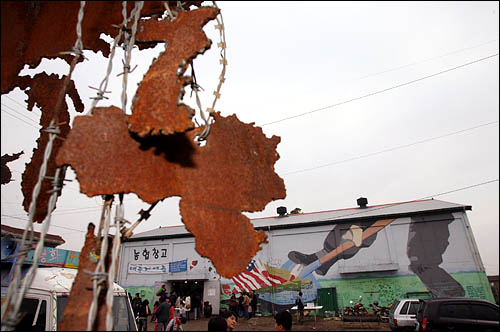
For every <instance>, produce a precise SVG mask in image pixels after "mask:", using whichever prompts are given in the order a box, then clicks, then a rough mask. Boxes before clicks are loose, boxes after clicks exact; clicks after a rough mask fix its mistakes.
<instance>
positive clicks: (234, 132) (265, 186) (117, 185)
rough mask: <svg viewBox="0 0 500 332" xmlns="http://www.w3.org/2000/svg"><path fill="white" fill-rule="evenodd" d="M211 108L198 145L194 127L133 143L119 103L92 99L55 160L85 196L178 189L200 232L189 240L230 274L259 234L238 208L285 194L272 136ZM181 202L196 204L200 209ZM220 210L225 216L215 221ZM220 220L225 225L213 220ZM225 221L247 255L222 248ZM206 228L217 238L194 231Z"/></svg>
mask: <svg viewBox="0 0 500 332" xmlns="http://www.w3.org/2000/svg"><path fill="white" fill-rule="evenodd" d="M213 115H214V119H215V123H214V124H213V125H212V131H211V134H210V139H209V140H208V141H207V144H206V146H204V147H200V146H198V145H196V144H194V143H193V138H194V134H195V133H194V131H192V132H189V133H188V134H179V135H178V136H176V135H174V136H175V139H174V140H173V141H169V140H168V138H166V137H165V136H160V137H150V138H148V139H147V140H143V141H142V143H140V142H138V141H137V140H135V139H133V138H132V137H131V135H130V133H129V132H128V129H127V121H126V119H127V116H126V115H125V114H124V113H123V112H122V110H120V109H119V108H117V107H102V108H101V107H97V108H95V109H94V110H93V115H92V116H80V117H77V118H75V121H74V126H73V129H72V131H71V133H70V134H69V135H68V138H67V139H66V141H65V143H64V146H63V148H62V149H61V150H60V152H59V154H58V156H57V159H56V161H57V164H58V165H59V166H61V165H64V164H68V165H71V167H72V168H73V169H74V170H75V172H76V175H77V177H78V180H79V182H80V190H81V191H82V192H83V193H85V194H87V195H88V196H95V195H104V194H113V193H120V192H124V193H130V192H133V193H136V194H137V195H138V196H139V197H140V198H141V199H142V200H143V201H145V202H148V203H153V202H156V201H159V200H161V199H164V198H167V197H172V196H181V197H182V200H181V214H182V216H183V220H184V222H185V223H186V226H187V227H188V229H189V230H190V231H191V232H192V233H193V234H194V235H195V236H202V237H200V239H201V240H200V241H201V242H200V244H199V245H198V244H197V247H198V246H199V247H198V248H199V250H200V251H199V252H200V254H202V255H203V256H206V257H209V258H210V259H211V260H212V261H213V262H214V264H216V268H217V271H218V272H219V273H220V274H221V275H223V276H232V275H234V274H237V273H239V272H241V270H242V269H243V268H244V267H245V266H246V264H247V262H248V260H249V259H250V258H251V257H253V256H254V255H255V253H256V252H257V250H258V245H259V243H261V242H262V241H264V239H265V237H264V236H263V234H260V233H258V232H257V233H256V232H255V231H254V230H253V228H252V227H251V225H250V222H249V221H248V219H247V218H246V217H244V216H243V215H241V212H242V211H248V212H252V211H260V210H262V209H264V207H265V206H266V204H267V203H268V202H270V201H272V200H276V199H281V198H284V197H285V186H284V183H283V180H282V179H281V178H280V177H279V176H278V175H277V174H276V173H275V172H274V163H275V162H276V161H277V160H278V158H279V156H278V154H277V153H276V146H277V144H278V143H279V141H280V139H279V137H276V136H273V137H272V138H270V139H269V138H267V137H266V136H265V135H264V133H263V132H262V129H260V128H258V127H254V125H253V124H245V123H242V122H240V121H239V120H238V119H237V117H236V116H235V115H233V116H230V117H227V118H226V117H222V116H220V115H219V114H218V113H214V114H213ZM139 140H140V139H139ZM141 147H142V149H141ZM186 206H188V207H197V208H198V209H200V211H202V212H199V213H202V215H200V214H195V213H194V212H190V211H189V210H186ZM227 215H232V216H233V217H231V218H228V220H227V221H221V220H222V219H224V218H226V217H227ZM198 218H200V219H198ZM222 222H226V223H227V222H229V225H226V224H225V227H221V225H220V223H222ZM230 225H232V226H230ZM226 226H227V227H226ZM228 229H231V232H232V235H233V236H235V237H236V238H245V239H247V240H248V241H249V243H248V247H246V248H245V249H244V251H243V252H242V253H241V255H243V256H244V257H247V258H248V259H243V260H239V258H238V259H236V258H234V257H235V256H229V257H228V256H227V255H226V254H224V253H225V251H224V250H222V247H224V246H226V244H225V241H227V240H228V238H227V231H228ZM207 230H210V232H209V234H210V236H211V237H213V238H214V239H216V241H217V243H218V245H217V246H213V245H210V244H207V243H206V241H205V240H203V235H201V234H208V233H207ZM233 231H234V232H233ZM205 236H206V235H205ZM197 242H198V238H197ZM238 257H239V256H238Z"/></svg>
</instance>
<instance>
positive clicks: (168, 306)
mask: <svg viewBox="0 0 500 332" xmlns="http://www.w3.org/2000/svg"><path fill="white" fill-rule="evenodd" d="M156 296H158V297H159V299H158V301H156V302H155V303H154V305H153V310H151V308H150V307H149V301H148V300H147V299H145V300H142V299H141V297H140V294H139V293H136V294H135V297H134V298H133V299H132V301H131V304H132V310H133V312H134V316H135V319H136V322H137V329H138V331H147V330H148V319H150V322H152V323H154V324H155V328H154V330H155V331H182V330H183V329H182V324H185V323H186V322H187V320H188V315H189V312H193V318H194V319H195V320H197V319H199V318H200V309H201V296H200V294H199V293H198V292H194V293H193V295H192V296H190V295H182V294H181V295H177V294H176V292H175V291H173V292H171V293H170V295H169V294H168V292H167V290H166V285H162V286H161V287H160V289H159V290H158V291H157V293H156Z"/></svg>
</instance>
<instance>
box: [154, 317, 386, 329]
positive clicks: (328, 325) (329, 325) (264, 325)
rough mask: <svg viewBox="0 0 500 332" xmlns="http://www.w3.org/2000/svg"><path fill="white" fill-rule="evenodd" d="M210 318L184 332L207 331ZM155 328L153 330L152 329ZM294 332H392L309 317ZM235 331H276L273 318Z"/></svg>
mask: <svg viewBox="0 0 500 332" xmlns="http://www.w3.org/2000/svg"><path fill="white" fill-rule="evenodd" d="M208 321H209V318H201V319H198V320H190V321H188V322H187V323H186V324H184V325H183V328H184V331H206V330H207V327H208ZM151 326H153V329H151ZM148 330H149V331H152V330H154V325H152V323H149V324H148ZM292 330H293V331H312V330H316V331H390V330H391V329H390V328H389V324H388V323H381V322H380V323H379V322H342V321H337V320H333V319H324V318H322V317H318V318H317V321H316V323H315V322H314V317H307V318H306V319H305V321H304V322H303V323H302V324H297V323H296V322H295V317H294V322H293V326H292ZM235 331H274V318H273V317H254V318H251V319H249V320H248V321H247V320H245V319H244V318H240V319H238V324H237V326H236V329H235Z"/></svg>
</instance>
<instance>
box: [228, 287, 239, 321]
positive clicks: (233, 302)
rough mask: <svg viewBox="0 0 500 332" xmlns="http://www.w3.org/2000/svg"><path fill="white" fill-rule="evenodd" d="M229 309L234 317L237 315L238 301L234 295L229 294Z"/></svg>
mask: <svg viewBox="0 0 500 332" xmlns="http://www.w3.org/2000/svg"><path fill="white" fill-rule="evenodd" d="M229 310H230V311H231V312H233V313H234V315H235V316H236V317H238V301H237V300H236V296H235V295H234V293H233V294H231V298H230V299H229Z"/></svg>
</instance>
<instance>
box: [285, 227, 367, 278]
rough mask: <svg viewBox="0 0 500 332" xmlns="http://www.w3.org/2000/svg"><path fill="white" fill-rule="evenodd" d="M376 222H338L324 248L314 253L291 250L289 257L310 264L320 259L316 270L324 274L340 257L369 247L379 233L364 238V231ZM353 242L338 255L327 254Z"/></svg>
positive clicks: (354, 253) (324, 243) (329, 234)
mask: <svg viewBox="0 0 500 332" xmlns="http://www.w3.org/2000/svg"><path fill="white" fill-rule="evenodd" d="M374 223H375V222H372V223H368V224H366V223H364V224H363V226H361V225H358V224H355V223H348V224H337V225H335V227H333V229H332V230H331V231H330V233H328V235H327V236H326V239H325V241H324V242H323V249H321V250H319V251H317V252H315V253H313V254H303V253H301V252H298V251H290V252H289V253H288V258H289V259H290V260H291V261H292V262H294V263H296V264H301V265H309V264H311V263H314V262H316V261H319V263H321V265H320V266H319V267H318V268H317V269H316V270H315V272H316V273H317V274H319V275H321V276H324V275H325V274H326V273H327V272H328V270H329V269H330V267H332V265H333V264H335V263H336V262H337V261H338V260H339V259H341V258H342V259H349V258H351V257H353V256H354V255H356V254H357V253H358V251H359V250H360V249H361V248H366V247H369V246H370V245H371V244H372V243H373V242H374V241H375V239H376V238H377V233H375V234H373V235H372V236H370V237H368V238H366V239H365V240H363V231H364V230H365V229H367V228H369V227H371V226H372V225H373V224H374ZM346 242H352V243H353V244H354V246H352V247H351V248H349V249H347V250H344V251H342V252H339V253H338V254H336V255H330V256H333V257H331V258H329V259H325V258H328V257H329V256H328V255H327V254H329V253H331V252H332V251H333V250H335V249H337V248H338V247H339V246H340V245H342V244H344V243H346Z"/></svg>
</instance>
